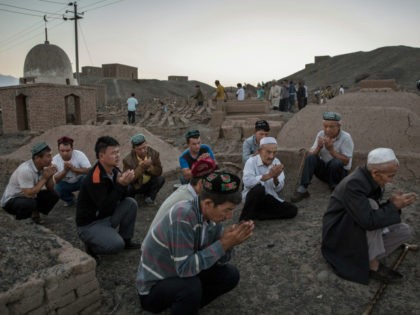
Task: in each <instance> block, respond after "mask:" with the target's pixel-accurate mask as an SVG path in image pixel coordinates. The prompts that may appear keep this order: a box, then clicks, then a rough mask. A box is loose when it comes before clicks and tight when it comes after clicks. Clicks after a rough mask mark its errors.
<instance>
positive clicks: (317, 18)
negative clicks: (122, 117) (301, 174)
mask: <svg viewBox="0 0 420 315" xmlns="http://www.w3.org/2000/svg"><path fill="white" fill-rule="evenodd" d="M69 2H70V1H64V0H0V74H3V75H12V76H15V77H22V76H23V64H24V61H25V56H26V54H27V53H28V51H29V50H30V49H31V48H32V47H33V46H35V45H37V44H40V43H43V42H44V40H45V36H44V21H43V16H44V14H47V19H48V20H49V22H48V23H47V27H48V39H49V41H50V43H51V44H55V45H58V46H60V47H61V48H62V49H64V50H65V51H66V53H67V54H68V56H69V58H70V60H71V62H72V65H73V71H76V69H75V68H76V67H75V48H74V22H73V21H64V20H63V19H62V18H61V16H62V14H63V13H65V11H66V10H72V9H73V7H72V6H68V3H69ZM77 4H78V7H79V10H80V11H81V12H85V13H84V18H83V19H81V20H79V24H78V25H79V67H80V69H81V67H82V66H99V67H100V66H101V65H102V64H104V63H122V64H126V65H130V66H135V67H137V68H138V73H139V78H140V79H159V80H166V79H167V77H168V75H186V76H188V77H189V79H190V80H198V81H202V82H206V83H208V84H212V85H213V82H214V80H215V79H219V80H220V81H221V83H222V84H223V85H226V86H231V85H236V83H237V82H242V83H243V82H246V83H250V84H253V85H256V83H257V82H260V81H267V80H271V79H274V78H276V79H278V78H282V77H285V76H287V75H290V74H292V73H294V72H297V71H299V70H302V69H303V68H304V67H305V64H307V63H311V62H313V61H314V56H317V55H330V56H336V55H341V54H346V53H351V52H356V51H370V50H373V49H376V48H379V47H383V46H396V45H405V46H411V47H420V34H419V29H420V19H419V16H418V12H420V1H419V0H401V1H395V0H394V1H390V0H370V1H366V0H363V1H361V0H349V1H340V0H335V1H333V0H317V1H305V0H301V1H290V0H289V1H283V0H254V1H251V0H242V1H234V0H211V1H210V0H172V1H169V0H123V1H118V0H102V1H100V0H79V1H77ZM21 8H26V9H27V10H23V9H21ZM10 11H13V12H10ZM16 12H20V13H16ZM22 13H24V14H22ZM67 16H69V17H70V16H71V14H70V13H68V14H67Z"/></svg>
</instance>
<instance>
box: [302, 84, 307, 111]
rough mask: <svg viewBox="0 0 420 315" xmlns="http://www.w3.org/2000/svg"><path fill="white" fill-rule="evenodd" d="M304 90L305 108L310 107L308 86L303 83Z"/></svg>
mask: <svg viewBox="0 0 420 315" xmlns="http://www.w3.org/2000/svg"><path fill="white" fill-rule="evenodd" d="M303 89H304V90H305V96H304V98H303V106H306V105H308V86H307V85H306V84H305V82H303Z"/></svg>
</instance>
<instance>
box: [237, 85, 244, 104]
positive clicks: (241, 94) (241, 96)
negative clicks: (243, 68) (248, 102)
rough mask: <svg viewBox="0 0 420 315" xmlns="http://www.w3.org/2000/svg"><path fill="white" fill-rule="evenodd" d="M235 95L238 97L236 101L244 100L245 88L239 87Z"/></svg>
mask: <svg viewBox="0 0 420 315" xmlns="http://www.w3.org/2000/svg"><path fill="white" fill-rule="evenodd" d="M236 97H237V98H238V101H243V100H245V90H244V88H239V89H238V90H237V91H236Z"/></svg>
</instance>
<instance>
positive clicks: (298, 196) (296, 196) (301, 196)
mask: <svg viewBox="0 0 420 315" xmlns="http://www.w3.org/2000/svg"><path fill="white" fill-rule="evenodd" d="M309 196H310V194H309V191H305V192H304V193H301V192H298V191H295V192H294V194H293V196H292V198H290V200H291V201H292V202H299V201H301V200H302V199H305V198H309Z"/></svg>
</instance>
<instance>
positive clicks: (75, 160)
mask: <svg viewBox="0 0 420 315" xmlns="http://www.w3.org/2000/svg"><path fill="white" fill-rule="evenodd" d="M69 162H70V163H71V164H73V166H74V167H75V168H90V167H91V165H90V162H89V159H88V158H87V156H86V155H85V154H84V153H83V152H82V151H79V150H73V152H72V154H71V159H70V161H69ZM52 163H53V164H54V165H55V166H57V171H58V172H61V171H63V170H64V160H63V158H62V157H61V155H60V154H56V155H55V156H54V157H53V160H52ZM79 176H82V174H79V175H77V174H75V173H73V172H72V171H68V172H67V174H66V175H65V176H64V178H63V179H62V180H63V181H65V182H67V183H69V184H72V183H75V182H77V180H78V179H79Z"/></svg>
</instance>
